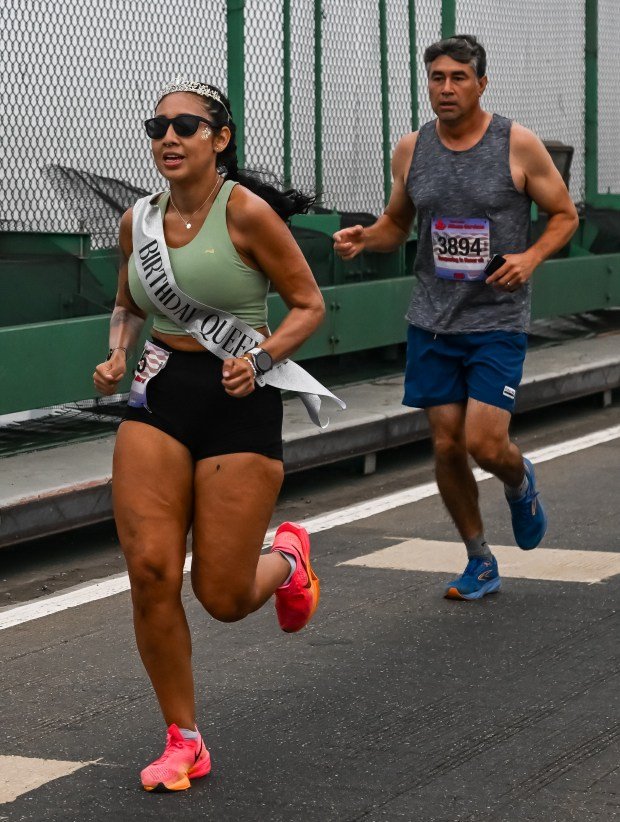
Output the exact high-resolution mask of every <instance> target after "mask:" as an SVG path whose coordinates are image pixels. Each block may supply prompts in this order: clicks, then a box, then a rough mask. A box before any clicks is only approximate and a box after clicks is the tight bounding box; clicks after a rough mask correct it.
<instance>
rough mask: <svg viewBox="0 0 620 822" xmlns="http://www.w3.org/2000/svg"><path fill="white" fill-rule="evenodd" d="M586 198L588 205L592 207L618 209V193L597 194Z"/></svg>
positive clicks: (619, 204) (619, 198) (619, 195)
mask: <svg viewBox="0 0 620 822" xmlns="http://www.w3.org/2000/svg"><path fill="white" fill-rule="evenodd" d="M586 199H587V203H588V205H591V206H593V207H594V208H613V209H615V210H617V211H620V194H597V195H596V196H594V197H587V198H586Z"/></svg>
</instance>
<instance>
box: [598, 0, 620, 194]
mask: <svg viewBox="0 0 620 822" xmlns="http://www.w3.org/2000/svg"><path fill="white" fill-rule="evenodd" d="M619 34H620V3H619V2H618V0H599V12H598V38H599V39H598V42H599V51H598V60H599V62H598V66H599V79H598V123H599V132H598V133H599V144H598V190H599V191H600V192H601V193H602V194H620V90H619V87H620V84H619V83H618V35H619Z"/></svg>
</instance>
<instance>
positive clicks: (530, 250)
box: [334, 35, 579, 599]
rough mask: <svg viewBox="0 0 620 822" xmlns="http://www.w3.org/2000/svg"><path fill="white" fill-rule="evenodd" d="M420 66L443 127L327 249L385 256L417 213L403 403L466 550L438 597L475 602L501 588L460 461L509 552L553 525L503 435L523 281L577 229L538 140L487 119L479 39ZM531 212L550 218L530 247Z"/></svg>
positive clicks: (520, 338) (523, 314) (423, 140)
mask: <svg viewBox="0 0 620 822" xmlns="http://www.w3.org/2000/svg"><path fill="white" fill-rule="evenodd" d="M424 62H425V65H426V70H427V74H428V89H429V95H430V101H431V105H432V107H433V111H434V112H435V114H436V115H437V119H436V120H433V121H431V122H429V123H426V124H425V125H423V126H422V127H421V128H420V130H419V131H417V132H415V133H412V134H408V135H406V136H405V137H403V138H402V139H401V140H400V141H399V143H398V144H397V146H396V149H395V151H394V156H393V159H392V172H393V177H394V185H393V189H392V195H391V198H390V202H389V204H388V206H387V208H386V209H385V212H384V213H383V214H382V216H381V217H380V218H379V219H378V220H377V222H376V223H374V224H373V225H371V226H369V227H367V228H363V227H362V226H354V227H353V228H348V229H344V230H342V231H339V232H337V233H336V234H335V235H334V240H335V249H336V251H337V253H338V254H339V255H340V256H341V257H342V258H343V259H344V260H351V259H353V257H355V256H356V255H357V254H359V253H360V252H361V251H364V250H367V251H383V252H390V251H393V250H394V249H396V248H397V247H398V246H399V245H401V244H402V243H404V242H405V241H406V240H407V238H408V237H409V232H410V229H411V225H412V223H413V219H414V216H415V214H416V213H417V217H418V249H417V256H416V261H415V265H414V273H415V276H416V280H417V282H416V288H415V289H414V293H413V296H412V299H411V303H410V306H409V310H408V312H407V320H408V322H409V329H408V339H407V368H406V374H405V396H404V399H403V403H404V404H405V405H409V406H412V407H416V408H418V407H419V408H424V409H425V411H426V414H427V415H428V419H429V423H430V428H431V434H432V439H433V446H434V452H435V471H436V476H437V483H438V486H439V490H440V492H441V496H442V499H443V501H444V503H445V505H446V507H447V509H448V512H449V513H450V515H451V517H452V519H453V520H454V523H455V525H456V527H457V529H458V531H459V533H460V535H461V537H462V539H463V541H464V543H465V546H466V548H467V555H468V563H467V567H466V568H465V571H464V573H463V574H462V575H461V576H460V577H458V578H457V579H455V580H453V581H452V582H450V583H448V585H447V588H446V596H447V597H450V598H455V599H479V598H481V597H483V596H484V595H485V594H488V593H491V592H493V591H497V590H498V589H499V587H500V576H499V571H498V567H497V561H496V559H495V557H494V556H493V554H492V553H491V549H490V547H489V545H488V543H487V541H486V539H485V535H484V528H483V524H482V518H481V515H480V508H479V506H478V486H477V484H476V481H475V479H474V476H473V474H472V471H471V468H470V467H469V464H468V454H470V455H471V456H472V457H473V459H474V460H475V461H476V462H477V463H478V465H479V466H480V467H481V468H483V469H485V470H486V471H489V472H491V473H492V474H494V475H495V476H496V477H498V478H499V479H500V480H501V481H502V482H503V483H504V488H505V494H506V498H507V500H508V504H509V505H510V509H511V515H512V526H513V531H514V535H515V540H516V542H517V544H518V545H519V546H520V547H521V548H522V549H524V550H529V549H531V548H535V547H536V546H537V545H538V544H539V543H540V541H541V540H542V538H543V536H544V535H545V531H546V528H547V518H546V515H545V512H544V509H543V506H542V504H541V501H540V498H539V496H538V492H537V490H536V481H535V476H534V468H533V466H532V464H531V463H530V462H529V460H527V459H524V457H523V455H522V454H521V452H520V451H519V449H518V448H517V446H516V445H515V444H514V443H513V442H511V441H510V438H509V435H508V427H509V424H510V419H511V414H512V411H513V409H514V404H515V397H516V391H517V387H518V385H519V382H520V380H521V376H522V371H523V360H524V358H525V352H526V347H527V333H526V332H527V329H528V324H529V317H530V290H531V287H530V282H529V280H530V278H531V276H532V274H533V273H534V271H535V269H536V268H537V266H538V265H540V263H542V262H543V260H546V259H547V258H548V257H550V256H551V255H552V254H554V253H555V252H557V251H559V250H560V249H561V248H562V247H563V246H565V245H566V243H567V242H568V240H569V239H570V237H571V236H572V235H573V233H574V232H575V230H576V228H577V226H578V222H579V221H578V217H577V212H576V210H575V206H574V205H573V203H572V201H571V198H570V196H569V193H568V191H567V189H566V186H565V185H564V182H563V180H562V178H561V176H560V174H559V172H558V171H557V169H556V168H555V166H554V164H553V162H552V160H551V157H550V155H549V153H548V152H547V150H546V149H545V147H544V145H543V144H542V142H541V141H540V140H539V139H538V137H536V136H535V135H534V134H533V133H532V132H531V131H529V130H528V129H526V128H524V127H523V126H521V125H519V124H517V123H515V122H512V121H511V120H508V119H506V118H505V117H501V116H499V115H498V114H490V113H489V112H486V111H484V110H483V109H482V107H481V105H480V98H481V97H482V94H483V93H484V90H485V88H486V86H487V77H486V54H485V51H484V48H483V47H482V45H481V44H480V43H479V42H478V41H477V40H476V38H475V37H472V36H470V35H458V36H455V37H451V38H448V39H445V40H441V41H440V42H438V43H434V44H433V45H431V46H429V48H427V49H426V52H425V54H424ZM532 201H534V202H535V203H536V204H537V205H538V206H539V207H540V209H541V210H542V211H544V212H545V213H546V214H547V215H548V222H547V226H546V228H545V231H544V233H543V234H542V236H541V237H540V239H538V240H537V241H536V242H535V243H533V244H532V242H531V238H530V207H531V202H532ZM496 255H497V256H496ZM501 258H503V259H501ZM485 268H486V271H485ZM490 272H492V273H490Z"/></svg>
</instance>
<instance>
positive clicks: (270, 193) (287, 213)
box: [202, 83, 316, 220]
mask: <svg viewBox="0 0 620 822" xmlns="http://www.w3.org/2000/svg"><path fill="white" fill-rule="evenodd" d="M204 85H206V86H208V88H210V89H213V91H215V92H216V93H217V94H218V95H219V96H220V97H221V99H222V103H223V105H221V104H220V103H218V102H217V100H214V99H212V98H210V97H202V100H203V101H204V103H205V105H206V106H207V110H208V112H209V115H210V117H211V118H212V120H213V125H214V126H215V127H216V128H218V129H219V128H222V127H223V126H228V128H229V129H230V141H229V143H228V145H227V146H226V148H225V149H224V151H222V152H221V154H220V156H219V163H218V168H219V170H220V172H221V173H222V174H224V175H225V176H226V179H227V180H235V181H236V182H238V183H241V185H242V186H245V187H246V188H248V189H249V190H250V191H252V192H254V194H257V195H258V196H259V197H261V198H262V199H263V200H265V202H267V203H269V205H270V206H271V207H272V208H273V210H274V211H275V212H276V214H278V215H279V216H280V217H282V219H283V220H288V219H289V218H290V217H292V216H293V214H305V213H306V212H307V211H308V209H309V208H310V207H311V206H312V205H314V203H315V201H316V197H315V196H311V195H308V194H304V193H303V192H301V191H299V190H298V189H296V188H289V189H286V190H283V188H282V183H281V181H280V180H279V179H278V177H277V176H276V175H275V174H273V173H271V172H269V171H258V170H256V169H249V168H244V169H240V168H239V165H238V161H237V126H236V125H235V122H234V120H233V119H232V111H231V110H230V102H229V100H228V98H227V97H226V96H225V95H224V94H222V92H221V91H220V90H219V89H218V88H216V87H215V86H212V85H210V84H208V83H205V84H204ZM229 114H230V117H229Z"/></svg>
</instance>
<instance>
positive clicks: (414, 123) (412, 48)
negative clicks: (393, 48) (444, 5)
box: [409, 0, 419, 131]
mask: <svg viewBox="0 0 620 822" xmlns="http://www.w3.org/2000/svg"><path fill="white" fill-rule="evenodd" d="M415 2H416V0H409V85H410V88H411V130H412V131H417V130H418V126H419V119H418V49H417V39H416V20H415Z"/></svg>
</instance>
